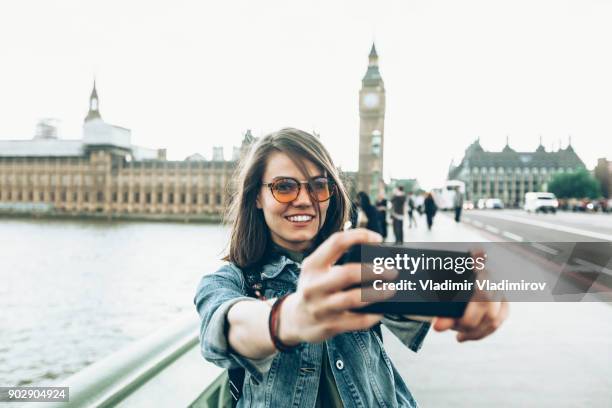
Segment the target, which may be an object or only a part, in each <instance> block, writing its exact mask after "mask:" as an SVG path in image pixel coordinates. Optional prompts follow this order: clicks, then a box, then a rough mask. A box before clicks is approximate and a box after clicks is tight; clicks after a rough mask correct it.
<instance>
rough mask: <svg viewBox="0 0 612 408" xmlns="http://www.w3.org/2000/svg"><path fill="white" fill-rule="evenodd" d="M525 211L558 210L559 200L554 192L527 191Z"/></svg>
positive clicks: (552, 211) (545, 211) (553, 211)
mask: <svg viewBox="0 0 612 408" xmlns="http://www.w3.org/2000/svg"><path fill="white" fill-rule="evenodd" d="M524 208H525V211H527V212H532V211H533V212H535V213H538V212H540V211H541V212H543V213H547V212H551V213H553V214H554V213H555V212H557V208H559V201H557V197H555V195H554V194H553V193H543V192H540V193H534V192H531V193H525V207H524Z"/></svg>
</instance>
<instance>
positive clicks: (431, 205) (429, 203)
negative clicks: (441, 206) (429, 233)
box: [423, 193, 438, 230]
mask: <svg viewBox="0 0 612 408" xmlns="http://www.w3.org/2000/svg"><path fill="white" fill-rule="evenodd" d="M423 205H424V206H425V216H426V217H427V229H429V230H431V227H432V226H433V219H434V217H435V216H436V211H438V206H437V205H436V202H435V201H434V198H433V195H432V194H431V193H427V197H425V202H424V203H423Z"/></svg>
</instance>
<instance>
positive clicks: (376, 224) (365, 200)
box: [357, 191, 382, 235]
mask: <svg viewBox="0 0 612 408" xmlns="http://www.w3.org/2000/svg"><path fill="white" fill-rule="evenodd" d="M357 202H358V204H359V210H361V211H362V212H363V214H365V217H366V218H367V219H366V220H360V219H359V217H358V218H357V227H362V228H367V229H369V230H370V231H374V232H377V233H379V234H381V235H382V227H381V226H380V220H379V216H378V211H376V208H375V207H374V206H373V205H372V202H371V201H370V197H368V195H367V194H366V193H365V192H363V191H360V192H358V193H357ZM360 224H362V225H360Z"/></svg>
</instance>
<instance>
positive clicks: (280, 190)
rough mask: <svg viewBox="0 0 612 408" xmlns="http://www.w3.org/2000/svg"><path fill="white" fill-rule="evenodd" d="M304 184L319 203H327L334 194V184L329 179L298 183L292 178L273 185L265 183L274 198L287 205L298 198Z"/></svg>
mask: <svg viewBox="0 0 612 408" xmlns="http://www.w3.org/2000/svg"><path fill="white" fill-rule="evenodd" d="M302 184H305V185H307V186H308V192H309V193H310V196H311V197H312V198H314V199H315V200H317V201H318V202H323V201H327V200H329V199H330V198H331V196H332V194H333V193H334V182H333V180H332V179H329V178H327V177H323V176H320V177H313V178H312V179H310V181H298V180H296V179H294V178H291V177H282V178H278V179H275V180H273V181H272V182H271V183H263V186H264V187H270V192H271V193H272V196H273V197H274V198H275V199H276V201H278V202H279V203H283V204H287V203H290V202H291V201H293V200H295V199H297V198H298V196H299V195H300V190H301V189H302Z"/></svg>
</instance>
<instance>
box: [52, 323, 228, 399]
mask: <svg viewBox="0 0 612 408" xmlns="http://www.w3.org/2000/svg"><path fill="white" fill-rule="evenodd" d="M198 326H199V321H198V318H197V316H196V315H194V314H192V313H189V314H188V315H186V316H183V317H180V318H178V319H176V320H175V321H174V322H173V323H172V324H170V325H168V326H166V327H163V328H161V329H159V330H158V331H156V332H155V333H153V334H151V335H149V336H147V337H145V338H143V339H141V340H138V341H135V342H133V343H131V344H129V345H128V346H126V347H125V348H123V349H121V350H119V351H117V352H115V353H113V354H111V355H110V356H108V357H106V358H104V359H102V360H100V361H98V362H96V363H94V364H92V365H90V366H88V367H86V368H84V369H83V370H81V371H80V372H78V373H76V374H74V375H73V376H71V377H69V378H67V379H64V380H61V381H59V382H58V383H57V384H55V385H57V386H64V387H70V392H69V399H70V401H69V402H68V403H57V404H53V405H49V406H50V407H121V406H125V407H147V408H149V407H158V406H159V407H167V406H173V407H194V408H195V407H197V408H213V407H214V408H220V407H226V406H230V396H229V395H230V394H229V391H228V389H227V374H226V372H225V371H224V370H223V369H221V368H219V367H217V366H215V365H213V364H211V363H208V362H206V361H204V360H203V359H202V357H201V355H200V348H199V342H198Z"/></svg>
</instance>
